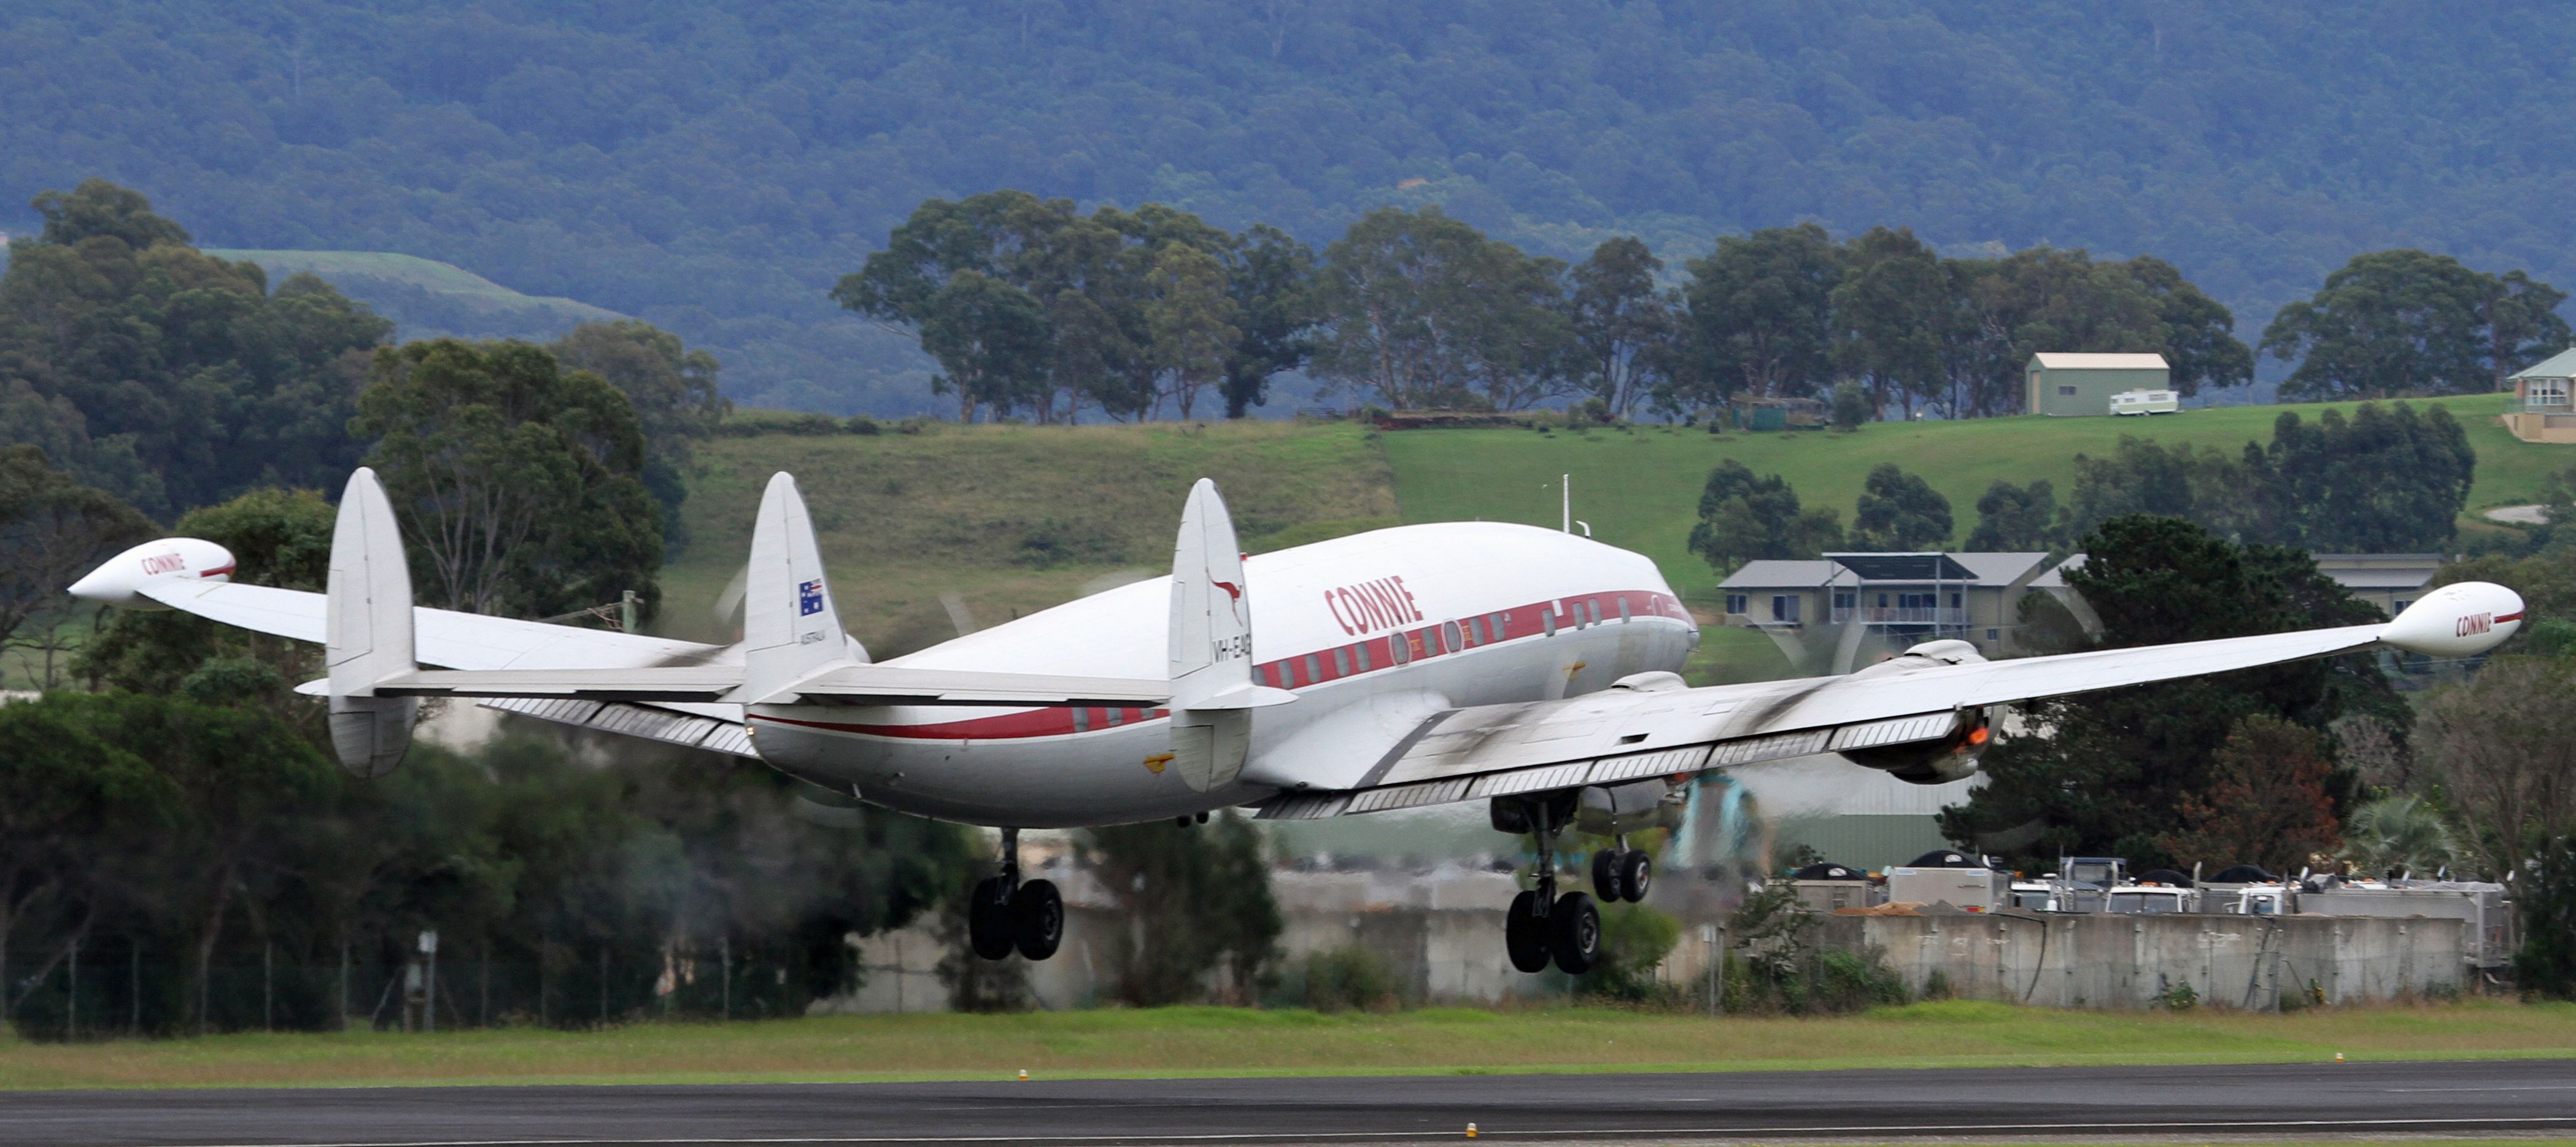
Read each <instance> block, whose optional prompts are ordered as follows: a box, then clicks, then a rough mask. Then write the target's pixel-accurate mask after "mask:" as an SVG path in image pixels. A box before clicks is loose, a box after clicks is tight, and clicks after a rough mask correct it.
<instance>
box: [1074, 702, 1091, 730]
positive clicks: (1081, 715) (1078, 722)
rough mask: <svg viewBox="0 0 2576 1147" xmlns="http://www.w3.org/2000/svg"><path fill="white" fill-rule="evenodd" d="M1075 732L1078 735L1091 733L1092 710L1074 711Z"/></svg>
mask: <svg viewBox="0 0 2576 1147" xmlns="http://www.w3.org/2000/svg"><path fill="white" fill-rule="evenodd" d="M1073 731H1074V732H1077V733H1088V732H1090V731H1091V710H1089V709H1084V708H1076V709H1075V710H1074V711H1073Z"/></svg>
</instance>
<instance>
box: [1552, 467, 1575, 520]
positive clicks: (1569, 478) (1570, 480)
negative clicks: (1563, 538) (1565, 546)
mask: <svg viewBox="0 0 2576 1147" xmlns="http://www.w3.org/2000/svg"><path fill="white" fill-rule="evenodd" d="M1556 488H1557V491H1558V492H1559V493H1560V494H1563V495H1564V497H1565V525H1564V526H1563V527H1562V528H1563V529H1564V530H1565V532H1566V533H1569V534H1570V533H1573V532H1574V475H1572V474H1559V475H1557V478H1556Z"/></svg>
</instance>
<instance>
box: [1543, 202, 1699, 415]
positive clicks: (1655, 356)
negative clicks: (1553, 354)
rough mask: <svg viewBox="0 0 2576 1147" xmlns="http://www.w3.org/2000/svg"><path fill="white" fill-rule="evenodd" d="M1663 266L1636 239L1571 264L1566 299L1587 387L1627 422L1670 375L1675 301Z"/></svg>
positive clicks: (1610, 243)
mask: <svg viewBox="0 0 2576 1147" xmlns="http://www.w3.org/2000/svg"><path fill="white" fill-rule="evenodd" d="M1663 270H1664V261H1663V260H1661V259H1658V258H1656V257H1655V254H1654V252H1652V251H1650V250H1648V249H1647V248H1646V244H1645V243H1644V242H1643V241H1642V240H1639V239H1637V238H1636V237H1634V236H1629V235H1622V236H1620V237H1618V238H1616V239H1609V240H1604V241H1603V242H1602V243H1601V245H1600V246H1597V247H1594V248H1593V249H1592V255H1591V257H1589V258H1587V259H1585V260H1584V261H1582V262H1580V263H1577V264H1575V265H1574V268H1573V269H1572V270H1571V271H1568V272H1567V277H1568V278H1569V279H1571V280H1572V282H1573V286H1574V290H1573V291H1572V293H1571V294H1570V295H1569V296H1568V297H1567V300H1566V301H1567V304H1568V311H1567V313H1568V315H1569V317H1570V318H1571V320H1572V323H1573V335H1574V343H1575V346H1576V347H1577V348H1578V350H1579V353H1580V354H1581V355H1582V358H1583V365H1582V368H1581V375H1582V382H1583V384H1584V387H1585V388H1586V389H1588V390H1590V391H1591V392H1592V393H1593V394H1594V395H1595V396H1597V397H1599V398H1600V399H1601V401H1602V402H1603V403H1605V404H1607V405H1608V407H1609V410H1610V416H1611V417H1612V418H1616V419H1619V420H1622V421H1625V420H1626V419H1627V418H1628V417H1629V416H1630V415H1631V414H1632V413H1634V411H1635V410H1636V406H1637V402H1638V400H1640V399H1642V398H1644V397H1645V396H1646V395H1648V394H1650V393H1653V392H1654V390H1655V389H1656V388H1657V387H1658V386H1661V385H1662V384H1663V383H1664V382H1665V380H1667V379H1669V378H1670V377H1671V376H1672V370H1673V366H1674V359H1675V356H1676V352H1677V349H1678V348H1677V347H1676V346H1675V341H1674V340H1675V339H1676V337H1677V336H1678V335H1679V332H1680V327H1679V323H1678V322H1677V316H1676V310H1677V302H1678V299H1677V296H1676V293H1675V292H1673V291H1670V290H1667V289H1666V288H1664V287H1663V286H1662V284H1661V283H1660V282H1659V276H1661V275H1662V273H1663Z"/></svg>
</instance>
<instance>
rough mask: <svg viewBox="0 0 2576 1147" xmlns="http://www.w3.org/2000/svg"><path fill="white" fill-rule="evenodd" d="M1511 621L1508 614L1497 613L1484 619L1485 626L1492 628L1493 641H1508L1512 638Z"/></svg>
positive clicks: (1510, 616)
mask: <svg viewBox="0 0 2576 1147" xmlns="http://www.w3.org/2000/svg"><path fill="white" fill-rule="evenodd" d="M1511 620H1512V615H1510V614H1508V613H1497V614H1495V615H1493V616H1491V617H1488V618H1486V619H1485V624H1486V625H1488V626H1490V627H1492V628H1493V631H1494V640H1496V641H1509V640H1511V637H1512V626H1511Z"/></svg>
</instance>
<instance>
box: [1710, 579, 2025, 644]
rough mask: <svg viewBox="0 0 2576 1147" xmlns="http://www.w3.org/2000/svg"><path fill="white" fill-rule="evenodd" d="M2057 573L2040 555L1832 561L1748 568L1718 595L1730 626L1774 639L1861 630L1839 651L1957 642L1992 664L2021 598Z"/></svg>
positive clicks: (2017, 618) (2017, 617)
mask: <svg viewBox="0 0 2576 1147" xmlns="http://www.w3.org/2000/svg"><path fill="white" fill-rule="evenodd" d="M2057 565H2058V563H2057V562H2056V561H2053V560H2051V559H2050V557H2049V555H2047V554H2044V553H1922V554H1859V553H1852V554H1826V555H1825V556H1824V559H1823V560H1821V561H1774V560H1764V561H1752V562H1746V563H1745V564H1744V568H1742V569H1739V570H1737V571H1735V572H1734V573H1733V574H1730V575H1728V577H1727V579H1726V580H1725V581H1723V582H1720V583H1718V589H1719V592H1720V593H1722V594H1723V595H1724V596H1725V601H1726V623H1727V624H1728V625H1738V626H1745V627H1748V628H1753V629H1763V630H1771V631H1775V635H1785V634H1779V633H1777V631H1787V632H1790V633H1794V632H1796V631H1802V630H1815V629H1821V628H1823V627H1828V626H1859V627H1861V629H1862V631H1863V633H1862V634H1861V635H1860V637H1859V640H1858V641H1857V642H1850V641H1847V640H1838V644H1852V645H1853V646H1854V651H1855V652H1861V651H1862V649H1861V647H1863V646H1866V647H1868V648H1867V649H1866V652H1868V653H1870V654H1873V655H1874V654H1875V653H1876V652H1878V651H1880V650H1883V649H1903V648H1904V647H1906V646H1908V645H1913V644H1916V643H1918V642H1924V641H1930V640H1933V639H1934V638H1940V637H1956V638H1961V639H1964V640H1966V641H1968V642H1969V643H1971V644H1973V645H1975V646H1976V647H1977V649H1978V650H1979V651H1980V652H1982V653H1984V654H1985V655H1986V656H1989V657H1995V656H2000V655H2002V654H2003V653H2004V652H2005V651H2006V650H2007V648H2008V646H2009V643H2010V642H2011V640H2012V631H2013V630H2014V629H2016V628H2018V627H2019V626H2020V624H2021V608H2020V607H2021V598H2022V595H2023V594H2025V593H2027V592H2029V591H2030V590H2031V589H2032V588H2033V586H2032V583H2033V582H2034V581H2036V580H2037V579H2039V578H2040V576H2041V575H2043V574H2046V573H2048V572H2049V571H2050V570H2053V569H2055V568H2056V567H2057ZM1872 659H1873V658H1872V657H1868V656H1864V657H1861V658H1860V659H1859V661H1858V662H1857V663H1858V664H1867V663H1868V661H1869V660H1872ZM1843 660H1846V661H1848V660H1850V659H1849V658H1845V659H1843Z"/></svg>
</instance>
